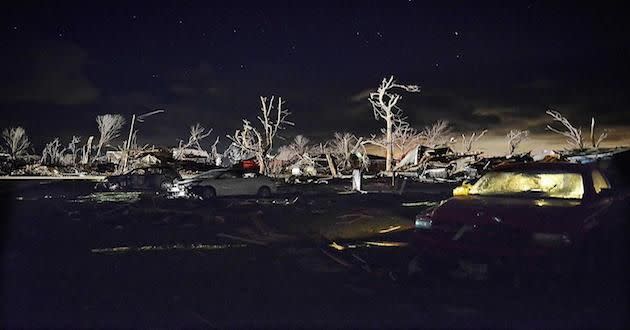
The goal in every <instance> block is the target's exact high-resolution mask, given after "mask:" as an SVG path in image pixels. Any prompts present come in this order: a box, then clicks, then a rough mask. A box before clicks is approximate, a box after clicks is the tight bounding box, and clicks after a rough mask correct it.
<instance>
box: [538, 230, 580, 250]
mask: <svg viewBox="0 0 630 330" xmlns="http://www.w3.org/2000/svg"><path fill="white" fill-rule="evenodd" d="M532 240H533V241H534V243H536V244H539V245H542V246H549V247H557V246H566V245H569V244H571V238H569V236H568V235H566V234H554V233H534V234H532Z"/></svg>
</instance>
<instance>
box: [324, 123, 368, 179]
mask: <svg viewBox="0 0 630 330" xmlns="http://www.w3.org/2000/svg"><path fill="white" fill-rule="evenodd" d="M363 143H364V141H363V138H360V137H359V138H357V137H356V136H355V135H353V134H350V133H337V132H335V137H334V138H333V139H332V140H330V141H328V142H327V143H326V145H327V147H328V149H329V150H330V154H331V156H332V157H333V158H334V159H335V163H336V164H337V169H338V170H339V171H343V170H347V169H350V168H351V167H352V155H355V156H357V157H358V158H359V161H360V162H361V165H362V166H363V168H366V169H367V167H368V165H369V158H368V157H367V153H366V152H365V147H364V146H363Z"/></svg>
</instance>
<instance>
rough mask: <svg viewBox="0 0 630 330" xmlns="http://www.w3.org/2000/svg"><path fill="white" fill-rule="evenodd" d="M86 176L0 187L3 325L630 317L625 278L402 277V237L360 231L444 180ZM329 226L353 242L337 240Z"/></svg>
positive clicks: (385, 221) (525, 322)
mask: <svg viewBox="0 0 630 330" xmlns="http://www.w3.org/2000/svg"><path fill="white" fill-rule="evenodd" d="M345 185H348V183H345ZM91 186H92V184H79V183H76V182H73V183H63V184H50V185H40V184H35V185H32V186H30V187H25V186H24V185H23V184H20V185H19V186H16V185H15V184H14V185H7V184H4V185H3V186H2V201H3V202H2V203H3V205H2V206H3V209H2V210H3V211H2V212H3V213H2V224H3V236H2V244H3V245H2V259H1V261H2V302H1V304H2V306H1V308H2V314H1V317H2V320H3V321H2V326H3V327H9V328H15V327H29V328H30V327H47V328H48V327H72V328H77V327H107V328H111V327H127V328H128V327H134V328H135V327H141V328H148V327H150V328H155V327H158V328H164V327H168V328H174V327H177V328H181V327H204V328H205V327H245V328H252V327H296V326H300V327H303V326H307V327H352V328H357V327H362V328H363V327H388V328H391V327H416V328H417V327H420V328H426V327H431V328H433V327H449V328H452V327H474V328H479V327H484V328H488V327H492V328H497V327H500V328H504V327H508V328H524V329H531V328H558V327H562V328H565V327H568V328H625V325H626V322H627V321H628V319H627V311H626V310H627V307H628V291H627V289H628V287H627V285H626V281H625V277H622V278H619V277H614V276H612V275H611V276H610V277H609V278H607V276H606V274H603V276H600V277H597V278H594V279H593V283H592V284H593V285H592V286H580V287H575V286H572V285H567V284H566V283H557V282H552V283H545V284H544V285H541V286H537V285H531V286H525V287H520V288H513V287H512V286H511V285H508V284H506V283H494V282H492V281H474V280H455V279H449V278H432V279H431V278H430V279H426V280H410V279H407V278H406V276H405V274H406V268H407V263H408V261H409V260H410V259H411V258H412V257H413V253H412V252H411V251H410V250H409V249H408V248H407V247H404V246H403V247H400V246H395V247H379V246H374V245H367V244H366V243H365V242H383V241H388V242H389V241H393V242H406V241H407V240H408V235H409V233H410V231H409V230H408V228H411V226H412V225H413V216H414V215H415V213H417V212H418V211H419V210H421V209H423V208H424V207H426V205H423V206H416V207H403V206H402V205H401V203H403V202H417V201H429V202H432V201H433V202H434V201H438V200H440V199H442V198H445V197H447V196H448V195H449V193H450V190H451V189H452V187H450V186H439V185H438V186H435V185H425V186H413V185H409V186H408V189H407V190H406V193H405V194H403V195H402V196H401V195H396V194H386V193H379V194H376V193H374V194H365V195H356V194H341V195H340V194H337V193H336V192H335V190H343V188H344V187H343V185H338V186H337V187H336V188H334V187H332V186H319V187H314V188H312V189H304V191H306V193H304V194H303V195H302V196H300V197H298V198H297V200H295V199H294V197H295V196H294V195H293V194H290V195H287V196H281V197H278V198H276V199H274V200H266V201H262V200H261V201H258V202H257V201H256V200H251V199H250V200H246V199H221V200H218V201H214V202H211V203H209V202H203V201H189V200H167V199H164V198H160V197H158V196H155V195H152V194H96V195H91V196H90V195H89V194H90V193H91ZM86 195H88V197H79V196H86ZM113 200H116V201H113ZM294 200H295V203H293V204H290V205H286V204H287V203H290V202H293V201H294ZM395 226H400V228H399V229H397V230H394V231H392V232H389V233H387V234H380V233H378V231H379V230H383V229H388V228H395ZM332 241H334V242H335V243H337V244H340V245H347V244H349V243H354V244H356V245H357V246H358V247H356V248H354V249H346V250H344V251H337V250H335V249H333V248H331V247H330V246H329V245H330V244H331V242H332ZM621 276H625V273H624V274H623V275H621Z"/></svg>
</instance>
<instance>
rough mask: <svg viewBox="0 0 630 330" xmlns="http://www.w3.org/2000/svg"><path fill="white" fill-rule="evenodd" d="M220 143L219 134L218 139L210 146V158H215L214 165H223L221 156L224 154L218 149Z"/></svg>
mask: <svg viewBox="0 0 630 330" xmlns="http://www.w3.org/2000/svg"><path fill="white" fill-rule="evenodd" d="M218 144H219V137H218V136H217V139H216V140H214V143H213V144H212V145H211V146H210V158H211V159H212V160H214V165H216V166H220V165H221V156H222V155H221V154H220V153H219V151H218V150H217V145H218Z"/></svg>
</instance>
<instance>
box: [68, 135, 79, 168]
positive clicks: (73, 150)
mask: <svg viewBox="0 0 630 330" xmlns="http://www.w3.org/2000/svg"><path fill="white" fill-rule="evenodd" d="M80 141H81V138H80V137H78V136H75V135H73V136H72V141H70V143H68V148H67V149H68V150H69V151H70V155H71V157H72V158H71V163H72V164H73V165H76V163H77V154H78V152H79V148H78V144H79V142H80Z"/></svg>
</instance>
